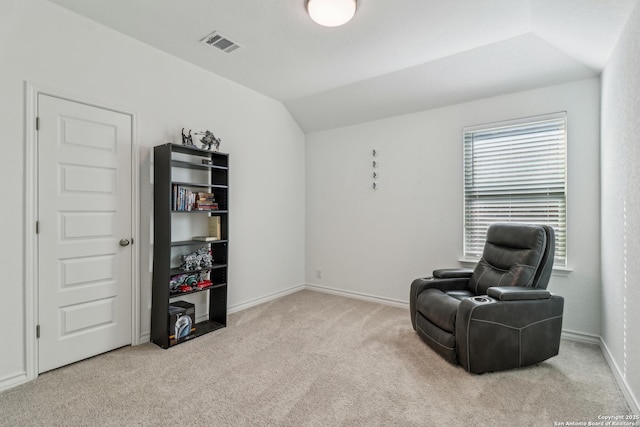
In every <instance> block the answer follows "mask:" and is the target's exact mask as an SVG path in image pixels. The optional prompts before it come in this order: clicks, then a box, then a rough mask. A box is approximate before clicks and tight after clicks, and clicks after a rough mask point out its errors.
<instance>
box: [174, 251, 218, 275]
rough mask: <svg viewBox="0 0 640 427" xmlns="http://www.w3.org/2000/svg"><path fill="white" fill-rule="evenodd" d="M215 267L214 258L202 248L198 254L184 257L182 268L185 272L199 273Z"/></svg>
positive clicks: (194, 253)
mask: <svg viewBox="0 0 640 427" xmlns="http://www.w3.org/2000/svg"><path fill="white" fill-rule="evenodd" d="M212 266H213V257H212V256H211V252H210V251H209V250H208V249H207V248H200V249H199V250H198V251H197V252H192V253H190V254H187V255H182V265H181V266H180V268H181V269H182V270H184V271H198V270H202V269H203V268H204V269H208V268H211V267H212Z"/></svg>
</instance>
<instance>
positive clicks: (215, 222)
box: [209, 216, 222, 239]
mask: <svg viewBox="0 0 640 427" xmlns="http://www.w3.org/2000/svg"><path fill="white" fill-rule="evenodd" d="M209 236H210V237H217V238H218V239H221V238H222V227H221V225H220V217H219V216H210V217H209Z"/></svg>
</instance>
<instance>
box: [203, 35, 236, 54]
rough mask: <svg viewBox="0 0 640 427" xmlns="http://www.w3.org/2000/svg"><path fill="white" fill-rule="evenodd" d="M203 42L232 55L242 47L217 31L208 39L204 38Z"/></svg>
mask: <svg viewBox="0 0 640 427" xmlns="http://www.w3.org/2000/svg"><path fill="white" fill-rule="evenodd" d="M201 42H202V43H204V44H208V45H209V46H213V47H215V48H217V49H219V50H221V51H223V52H225V53H231V52H233V51H234V50H236V49H237V48H239V47H240V45H239V44H238V43H236V42H234V41H232V40H230V39H229V38H228V37H227V36H223V35H222V34H220V33H219V32H217V31H214V32H213V33H211V34H209V35H208V36H207V37H205V38H203V39H202V40H201Z"/></svg>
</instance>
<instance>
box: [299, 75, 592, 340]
mask: <svg viewBox="0 0 640 427" xmlns="http://www.w3.org/2000/svg"><path fill="white" fill-rule="evenodd" d="M599 105H600V99H599V80H598V79H590V80H584V81H579V82H574V83H569V84H563V85H559V86H553V87H548V88H543V89H538V90H531V91H527V92H521V93H516V94H512V95H506V96H500V97H496V98H490V99H484V100H480V101H475V102H470V103H465V104H460V105H454V106H451V107H446V108H440V109H435V110H429V111H424V112H420V113H416V114H411V115H405V116H400V117H393V118H389V119H384V120H379V121H375V122H370V123H365V124H361V125H357V126H351V127H345V128H340V129H334V130H330V131H324V132H318V133H313V134H309V135H307V149H306V161H307V166H306V169H307V194H306V197H307V202H306V204H307V211H306V216H307V223H306V229H307V242H306V247H307V250H306V279H307V283H308V284H314V285H317V286H324V287H329V288H334V289H338V290H340V291H344V292H352V293H359V294H364V295H369V296H374V297H378V298H384V299H389V300H394V301H400V302H406V301H408V298H409V284H410V283H411V281H412V280H413V279H414V278H416V277H421V276H425V275H430V274H431V271H432V270H433V269H435V268H443V267H456V266H459V263H458V259H459V258H461V256H462V243H463V242H462V229H463V219H462V213H463V193H462V164H463V160H462V128H463V127H464V126H469V125H476V124H481V123H491V122H496V121H501V120H508V119H515V118H519V117H527V116H533V115H539V114H546V113H553V112H558V111H567V117H568V245H567V246H568V257H569V259H568V262H569V267H570V268H572V269H573V272H572V273H571V274H570V275H569V276H568V277H559V276H553V277H552V279H551V283H550V285H549V289H550V290H551V291H552V292H555V293H557V294H559V295H562V296H564V297H565V312H564V313H565V314H564V324H563V328H564V329H565V331H573V332H578V333H580V334H586V335H596V336H597V335H599V334H600V267H599V265H600V246H599V241H600V238H599V222H600V217H599V197H600V196H599V132H600V128H599ZM374 148H375V149H377V150H378V151H379V152H380V154H379V156H378V157H377V158H376V160H377V161H379V162H380V166H379V167H378V168H377V171H378V172H379V174H380V177H379V179H377V182H379V184H380V188H379V189H378V190H375V191H374V190H373V189H372V188H371V184H372V182H373V179H372V176H371V174H372V172H373V168H372V164H371V162H372V160H373V157H372V155H371V150H372V149H374ZM318 269H321V270H322V273H321V275H322V278H320V279H319V278H318V277H317V276H318V275H317V270H318Z"/></svg>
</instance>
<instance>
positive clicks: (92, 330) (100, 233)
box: [38, 94, 132, 372]
mask: <svg viewBox="0 0 640 427" xmlns="http://www.w3.org/2000/svg"><path fill="white" fill-rule="evenodd" d="M38 117H39V131H38V224H39V232H38V293H39V295H38V306H39V313H38V323H39V325H40V339H39V340H38V359H39V360H38V362H39V372H45V371H48V370H51V369H55V368H57V367H60V366H63V365H67V364H69V363H73V362H76V361H78V360H82V359H85V358H87V357H91V356H94V355H96V354H100V353H103V352H105V351H109V350H112V349H114V348H118V347H122V346H125V345H127V344H130V343H131V330H132V328H131V298H132V295H131V294H132V290H131V271H132V249H131V244H127V242H130V241H131V239H132V238H131V236H132V220H131V216H132V215H131V144H132V136H131V129H132V124H131V116H129V115H127V114H123V113H118V112H114V111H111V110H106V109H103V108H98V107H93V106H89V105H86V104H81V103H77V102H73V101H68V100H65V99H61V98H56V97H53V96H48V95H42V94H41V95H38ZM123 239H124V240H123ZM121 240H122V241H121ZM123 245H124V246H123Z"/></svg>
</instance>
